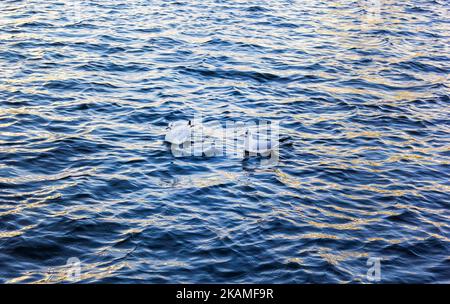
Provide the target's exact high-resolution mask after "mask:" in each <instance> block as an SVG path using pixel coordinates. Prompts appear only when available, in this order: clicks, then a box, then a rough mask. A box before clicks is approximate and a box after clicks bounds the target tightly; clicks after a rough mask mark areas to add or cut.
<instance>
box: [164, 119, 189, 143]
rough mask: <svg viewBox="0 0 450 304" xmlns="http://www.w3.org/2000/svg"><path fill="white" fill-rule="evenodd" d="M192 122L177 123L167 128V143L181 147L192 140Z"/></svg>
mask: <svg viewBox="0 0 450 304" xmlns="http://www.w3.org/2000/svg"><path fill="white" fill-rule="evenodd" d="M192 127H193V125H192V122H191V121H190V120H189V121H187V122H186V121H176V122H172V123H170V124H169V126H168V127H167V130H168V131H167V133H166V137H165V139H164V140H165V141H167V142H170V143H172V144H175V145H181V144H182V143H185V142H187V141H189V140H190V139H191V134H192Z"/></svg>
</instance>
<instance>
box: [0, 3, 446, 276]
mask: <svg viewBox="0 0 450 304" xmlns="http://www.w3.org/2000/svg"><path fill="white" fill-rule="evenodd" d="M367 5H368V4H367V3H366V1H350V0H348V1H344V0H341V1H325V0H324V1H318V0H316V1H252V0H246V1H219V0H217V1H212V0H211V1H210V0H207V1H184V0H180V1H162V0H161V1H150V0H142V1H138V0H131V1H125V0H122V1H119V0H102V1H100V0H88V1H80V4H78V6H77V5H76V3H74V1H62V0H61V1H57V0H51V1H44V0H34V1H31V0H30V1H24V0H22V1H20V0H17V1H10V0H2V1H1V3H0V8H1V9H0V282H3V283H5V282H68V277H67V271H68V270H67V265H66V262H67V260H68V259H69V258H73V257H74V258H77V259H79V260H80V261H81V278H80V282H83V283H88V282H114V283H116V282H121V283H130V282H147V283H161V282H162V283H166V282H172V283H185V282H190V283H196V282H210V283H213V282H230V283H231V282H237V283H241V282H246V283H252V282H257V283H336V282H339V283H341V282H352V283H354V282H356V283H357V282H369V280H368V278H367V277H366V273H367V271H368V268H369V266H368V265H367V262H368V259H369V258H381V259H382V260H381V282H449V281H450V254H449V245H450V212H449V210H448V209H449V205H450V195H449V190H450V183H449V180H450V179H449V177H450V168H449V164H450V149H449V148H450V123H449V121H450V120H449V118H450V116H449V114H450V100H449V79H448V76H449V71H450V64H449V62H450V61H449V59H450V57H449V45H450V21H449V9H450V5H449V2H448V1H445V0H442V1H440V0H435V1H429V0H411V1H394V0H382V1H381V6H380V9H379V11H378V12H377V11H376V10H374V9H373V7H369V8H368V7H367ZM196 113H197V114H198V113H201V114H202V115H203V116H204V117H205V118H207V119H209V120H218V121H220V122H222V123H225V122H226V121H230V120H232V121H249V120H255V119H266V120H270V121H274V122H278V123H280V126H281V135H283V136H286V137H288V138H289V140H288V141H286V142H283V143H282V145H281V146H280V161H279V163H278V164H277V165H276V166H261V165H260V164H259V163H258V161H255V160H253V159H247V160H244V161H242V160H239V159H233V158H229V157H215V158H202V157H183V158H175V157H174V156H173V155H172V154H171V152H170V148H169V147H168V146H167V144H165V143H164V142H163V139H164V134H165V127H166V126H167V124H168V123H169V122H170V121H174V120H179V119H189V118H190V117H192V116H193V115H194V114H196Z"/></svg>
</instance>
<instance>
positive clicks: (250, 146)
mask: <svg viewBox="0 0 450 304" xmlns="http://www.w3.org/2000/svg"><path fill="white" fill-rule="evenodd" d="M279 144H280V143H279V142H278V141H274V140H271V139H270V138H268V137H263V136H262V135H258V134H256V133H253V132H251V131H250V130H247V131H246V132H245V135H244V150H245V151H246V152H249V153H259V154H263V155H268V154H270V153H271V152H272V151H273V150H274V149H275V148H277V147H278V146H279Z"/></svg>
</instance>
